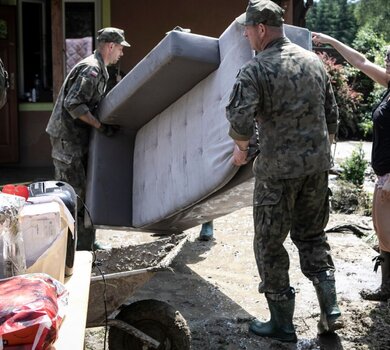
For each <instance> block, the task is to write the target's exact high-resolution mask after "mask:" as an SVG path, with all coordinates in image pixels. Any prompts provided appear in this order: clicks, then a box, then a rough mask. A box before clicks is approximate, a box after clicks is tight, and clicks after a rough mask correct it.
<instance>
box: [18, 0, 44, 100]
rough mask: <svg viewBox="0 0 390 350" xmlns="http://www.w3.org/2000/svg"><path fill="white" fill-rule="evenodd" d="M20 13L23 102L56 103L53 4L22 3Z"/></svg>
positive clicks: (26, 0) (30, 0)
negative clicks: (53, 81) (34, 94)
mask: <svg viewBox="0 0 390 350" xmlns="http://www.w3.org/2000/svg"><path fill="white" fill-rule="evenodd" d="M18 6H19V8H18V13H19V16H18V18H19V98H20V99H22V100H23V101H31V99H32V97H33V96H32V90H33V89H35V90H36V96H35V97H36V100H37V101H51V100H52V58H51V37H50V32H51V30H50V29H51V15H50V1H45V0H21V1H19V2H18Z"/></svg>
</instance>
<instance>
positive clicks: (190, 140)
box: [133, 24, 252, 227]
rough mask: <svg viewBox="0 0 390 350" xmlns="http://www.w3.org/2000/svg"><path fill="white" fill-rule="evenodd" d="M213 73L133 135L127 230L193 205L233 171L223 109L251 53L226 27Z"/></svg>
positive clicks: (232, 28)
mask: <svg viewBox="0 0 390 350" xmlns="http://www.w3.org/2000/svg"><path fill="white" fill-rule="evenodd" d="M219 51H220V58H221V63H220V65H219V68H218V69H217V70H216V71H215V72H213V73H211V74H210V75H209V76H208V77H207V78H205V79H204V80H202V81H201V82H200V83H198V84H197V85H196V86H194V87H193V88H192V89H191V90H190V91H188V92H187V93H186V94H185V95H183V96H182V97H181V98H180V99H178V100H177V101H176V102H174V103H173V104H171V105H170V106H169V107H168V108H166V109H165V110H164V111H163V112H161V113H160V114H159V115H157V116H155V118H153V119H152V120H151V121H150V122H149V123H148V124H146V125H145V126H144V127H142V128H141V129H140V130H139V131H138V133H137V136H136V140H135V147H134V164H135V165H136V166H135V167H134V180H133V225H134V226H135V227H143V226H145V225H149V224H151V223H155V222H158V221H160V220H162V219H165V218H167V217H169V216H171V215H173V214H175V213H177V212H180V211H182V210H184V209H186V208H188V207H189V206H192V205H194V204H195V203H197V202H199V201H200V200H202V199H203V198H205V197H207V196H209V195H210V194H211V193H213V192H215V191H216V190H218V189H219V188H221V187H223V186H224V185H225V184H226V183H227V182H229V181H230V179H231V178H232V177H233V176H234V174H235V173H236V172H237V170H238V168H237V167H235V166H233V165H232V163H231V154H232V149H233V141H232V140H231V138H230V137H229V136H228V133H227V132H228V123H227V120H226V117H225V106H226V105H227V103H228V99H229V95H230V92H231V89H232V87H233V84H234V80H235V76H236V74H237V72H238V70H239V68H240V67H241V66H242V65H243V64H244V63H245V62H246V61H248V60H249V59H250V58H251V56H252V52H251V50H250V47H249V45H248V43H247V41H246V40H245V38H243V36H242V28H241V27H240V26H239V25H238V24H232V25H231V26H230V27H229V28H228V29H227V30H226V31H225V32H224V33H223V34H222V35H221V37H220V39H219Z"/></svg>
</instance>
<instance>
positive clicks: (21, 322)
mask: <svg viewBox="0 0 390 350" xmlns="http://www.w3.org/2000/svg"><path fill="white" fill-rule="evenodd" d="M67 304H68V292H67V290H66V289H65V286H64V285H62V284H61V283H60V282H58V281H57V280H55V279H53V278H52V277H50V276H49V275H47V274H43V273H34V274H27V275H19V276H15V277H11V278H6V279H3V280H0V349H3V348H4V349H7V350H8V349H9V350H11V349H20V350H22V349H23V350H45V349H49V348H50V346H51V345H52V344H53V343H54V342H55V341H56V339H57V337H58V330H59V328H60V326H61V323H62V320H63V318H64V312H65V307H66V305H67Z"/></svg>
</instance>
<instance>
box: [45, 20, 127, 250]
mask: <svg viewBox="0 0 390 350" xmlns="http://www.w3.org/2000/svg"><path fill="white" fill-rule="evenodd" d="M123 46H130V45H129V44H128V43H127V42H126V40H125V37H124V32H123V30H121V29H118V28H111V27H109V28H104V29H101V30H99V32H98V37H97V47H96V50H95V52H94V53H93V54H92V55H90V56H89V57H87V58H85V59H84V60H82V61H80V62H79V63H77V64H76V65H75V66H74V67H73V68H72V70H71V71H70V72H69V74H68V76H67V77H66V79H65V81H64V83H63V85H62V87H61V90H60V93H59V95H58V98H57V101H56V103H55V106H54V109H53V112H52V114H51V117H50V119H49V123H48V125H47V128H46V132H47V133H48V134H49V135H50V140H51V144H52V158H53V163H54V168H55V179H56V180H61V181H65V182H67V183H69V184H70V185H71V186H73V188H74V190H75V191H76V193H77V195H78V197H79V199H80V201H79V203H78V211H79V213H78V243H77V248H78V249H79V250H92V249H97V248H99V245H97V243H96V242H95V230H94V229H93V228H91V227H88V228H87V227H85V226H84V207H83V205H84V199H85V188H86V171H87V160H88V144H89V134H90V132H91V130H92V128H95V129H97V130H98V131H99V132H101V133H103V134H105V135H106V136H112V135H114V133H115V131H116V130H117V128H116V127H114V126H111V125H106V124H103V123H101V122H100V121H99V120H98V119H97V118H96V117H95V116H94V113H95V111H96V108H97V106H98V104H99V102H100V101H101V99H102V98H103V97H104V94H105V90H106V87H107V81H108V78H109V75H108V72H107V66H108V65H111V64H115V63H117V62H118V60H119V58H120V57H121V56H123Z"/></svg>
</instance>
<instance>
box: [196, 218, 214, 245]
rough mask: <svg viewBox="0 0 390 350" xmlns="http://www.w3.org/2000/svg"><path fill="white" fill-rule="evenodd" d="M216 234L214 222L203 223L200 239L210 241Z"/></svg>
mask: <svg viewBox="0 0 390 350" xmlns="http://www.w3.org/2000/svg"><path fill="white" fill-rule="evenodd" d="M213 236H214V228H213V222H212V221H209V222H205V223H204V224H202V229H201V230H200V233H199V240H200V241H209V240H210V239H212V238H213Z"/></svg>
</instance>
